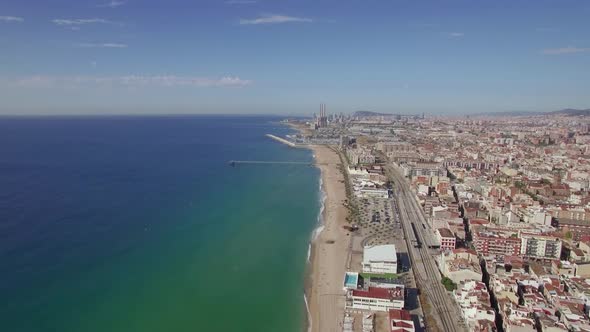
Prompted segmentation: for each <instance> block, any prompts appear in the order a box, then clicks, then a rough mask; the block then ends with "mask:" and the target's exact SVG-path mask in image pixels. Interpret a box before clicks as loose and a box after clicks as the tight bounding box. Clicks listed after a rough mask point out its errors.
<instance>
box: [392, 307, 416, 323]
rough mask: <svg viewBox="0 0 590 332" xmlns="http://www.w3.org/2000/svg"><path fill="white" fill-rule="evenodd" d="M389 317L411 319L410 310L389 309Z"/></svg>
mask: <svg viewBox="0 0 590 332" xmlns="http://www.w3.org/2000/svg"><path fill="white" fill-rule="evenodd" d="M389 319H395V320H409V321H411V320H412V316H411V315H410V312H409V311H407V310H403V309H389Z"/></svg>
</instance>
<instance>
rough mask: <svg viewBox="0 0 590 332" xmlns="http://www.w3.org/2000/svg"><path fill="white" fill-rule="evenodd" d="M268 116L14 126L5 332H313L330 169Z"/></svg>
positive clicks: (8, 172) (4, 139) (15, 122)
mask: <svg viewBox="0 0 590 332" xmlns="http://www.w3.org/2000/svg"><path fill="white" fill-rule="evenodd" d="M275 120H277V119H274V118H265V117H166V118H165V117H162V118H159V117H146V118H142V117H129V118H125V117H119V118H37V119H35V118H30V119H18V118H15V119H1V120H0V149H1V151H2V154H1V155H0V262H2V264H1V265H0V275H1V276H2V283H1V285H0V294H2V296H1V297H2V301H1V302H0V317H2V318H1V319H2V322H1V324H2V329H1V330H2V331H101V332H102V331H142V332H143V331H301V329H302V325H303V322H304V314H305V308H304V302H303V284H304V270H305V265H306V255H307V246H308V241H309V237H310V234H311V232H312V230H313V228H314V227H315V224H316V222H317V214H318V211H319V194H318V189H319V188H318V183H319V180H318V177H319V171H318V170H317V169H315V168H313V167H307V166H300V165H291V166H290V165H241V166H237V167H234V168H232V167H229V166H228V165H227V161H228V160H231V159H235V160H298V161H310V160H312V154H311V152H310V151H308V150H303V149H292V148H288V147H286V146H284V145H281V144H279V143H277V142H274V141H272V140H270V139H268V138H266V137H264V134H266V133H274V134H281V135H282V134H286V133H288V132H289V129H288V128H286V127H284V126H280V125H277V124H275V123H273V122H272V121H275Z"/></svg>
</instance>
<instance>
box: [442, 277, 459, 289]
mask: <svg viewBox="0 0 590 332" xmlns="http://www.w3.org/2000/svg"><path fill="white" fill-rule="evenodd" d="M441 282H442V284H443V285H444V286H445V289H446V290H448V291H449V292H451V291H453V290H455V289H457V284H455V283H454V282H453V280H451V279H449V278H447V277H442V279H441Z"/></svg>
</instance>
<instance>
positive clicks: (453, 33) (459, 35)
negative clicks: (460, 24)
mask: <svg viewBox="0 0 590 332" xmlns="http://www.w3.org/2000/svg"><path fill="white" fill-rule="evenodd" d="M464 36H465V33H464V32H449V37H453V38H461V37H464Z"/></svg>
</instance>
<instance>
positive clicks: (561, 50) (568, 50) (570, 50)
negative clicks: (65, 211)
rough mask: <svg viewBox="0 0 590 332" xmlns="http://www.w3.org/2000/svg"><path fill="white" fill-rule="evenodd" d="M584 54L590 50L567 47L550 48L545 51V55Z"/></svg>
mask: <svg viewBox="0 0 590 332" xmlns="http://www.w3.org/2000/svg"><path fill="white" fill-rule="evenodd" d="M583 52H590V48H588V47H585V48H580V47H574V46H567V47H561V48H548V49H545V50H543V52H542V53H543V54H550V55H558V54H571V53H583Z"/></svg>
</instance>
